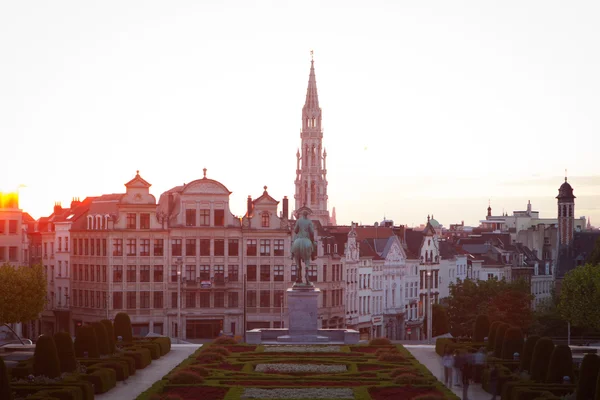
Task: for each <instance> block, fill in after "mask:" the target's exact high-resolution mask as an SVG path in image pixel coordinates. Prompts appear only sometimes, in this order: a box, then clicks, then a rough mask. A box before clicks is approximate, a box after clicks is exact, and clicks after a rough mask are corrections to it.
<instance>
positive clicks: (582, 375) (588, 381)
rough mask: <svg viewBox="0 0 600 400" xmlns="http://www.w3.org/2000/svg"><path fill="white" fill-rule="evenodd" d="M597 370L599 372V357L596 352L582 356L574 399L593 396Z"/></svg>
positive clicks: (585, 398) (591, 397) (579, 399)
mask: <svg viewBox="0 0 600 400" xmlns="http://www.w3.org/2000/svg"><path fill="white" fill-rule="evenodd" d="M598 372H600V357H598V356H597V355H596V354H586V355H585V356H584V357H583V361H582V362H581V368H580V370H579V379H578V380H577V397H576V400H588V399H593V398H594V394H595V393H596V378H597V377H598Z"/></svg>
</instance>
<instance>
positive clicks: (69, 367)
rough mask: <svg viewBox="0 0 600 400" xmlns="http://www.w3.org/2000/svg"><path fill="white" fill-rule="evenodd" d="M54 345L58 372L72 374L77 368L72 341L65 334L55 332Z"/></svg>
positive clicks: (69, 336)
mask: <svg viewBox="0 0 600 400" xmlns="http://www.w3.org/2000/svg"><path fill="white" fill-rule="evenodd" d="M54 343H55V344H56V351H57V353H58V359H59V361H60V372H73V371H75V369H76V368H77V360H75V348H74V347H73V339H71V335H69V334H68V333H67V332H57V333H55V334H54Z"/></svg>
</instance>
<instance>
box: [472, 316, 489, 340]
mask: <svg viewBox="0 0 600 400" xmlns="http://www.w3.org/2000/svg"><path fill="white" fill-rule="evenodd" d="M489 331H490V319H489V318H488V316H487V315H483V314H480V315H478V316H477V318H476V319H475V326H474V327H473V340H474V341H475V342H483V340H484V339H485V338H486V337H487V336H488V332H489Z"/></svg>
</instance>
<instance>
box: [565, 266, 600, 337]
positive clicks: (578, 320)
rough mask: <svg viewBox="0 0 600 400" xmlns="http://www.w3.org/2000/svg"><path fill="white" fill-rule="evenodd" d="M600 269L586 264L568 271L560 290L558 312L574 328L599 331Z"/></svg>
mask: <svg viewBox="0 0 600 400" xmlns="http://www.w3.org/2000/svg"><path fill="white" fill-rule="evenodd" d="M598 304H600V268H598V267H597V266H593V265H591V264H586V265H583V266H580V267H577V268H575V269H573V270H571V271H569V272H568V273H567V274H566V275H565V277H564V279H563V282H562V285H561V288H560V300H559V303H558V310H559V312H560V315H561V316H562V317H563V318H564V319H565V320H567V321H569V322H571V324H573V325H575V326H591V327H594V328H596V329H600V308H598Z"/></svg>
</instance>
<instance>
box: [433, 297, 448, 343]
mask: <svg viewBox="0 0 600 400" xmlns="http://www.w3.org/2000/svg"><path fill="white" fill-rule="evenodd" d="M431 319H432V321H431V330H432V331H433V332H432V333H433V336H440V335H443V334H444V333H448V331H449V330H450V324H449V323H448V313H447V311H446V307H444V306H442V305H441V304H432V305H431Z"/></svg>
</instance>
